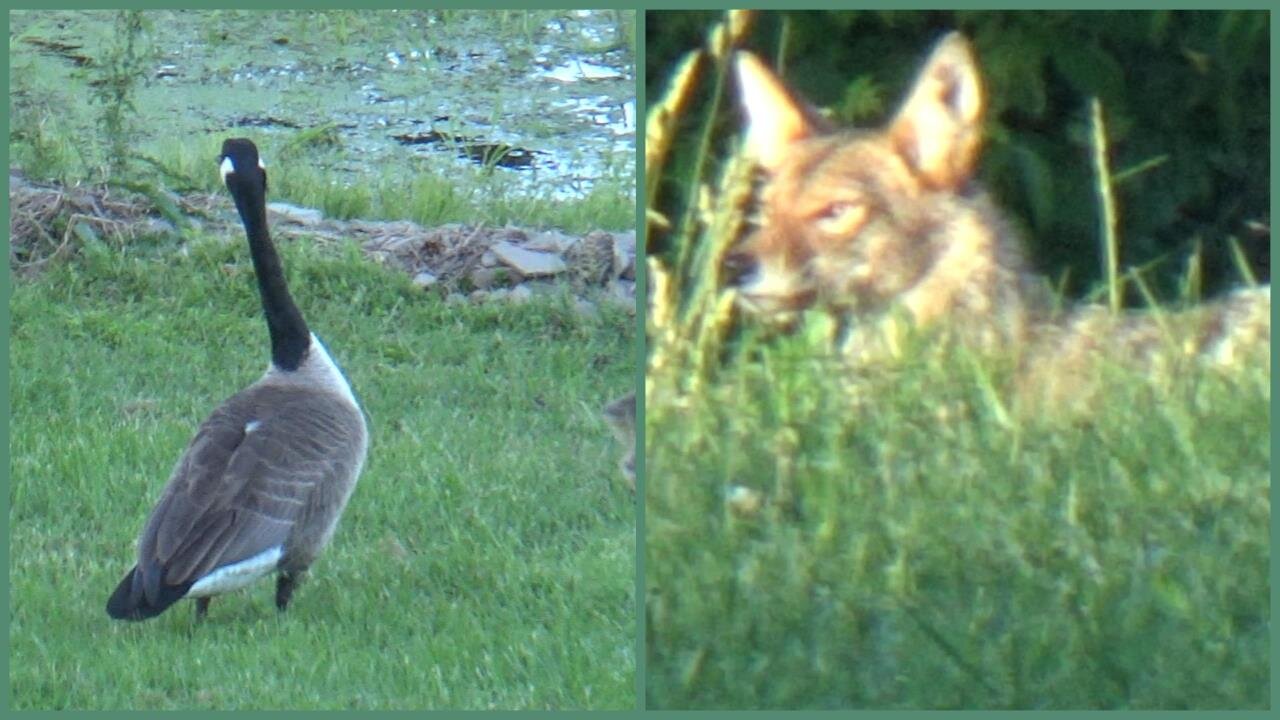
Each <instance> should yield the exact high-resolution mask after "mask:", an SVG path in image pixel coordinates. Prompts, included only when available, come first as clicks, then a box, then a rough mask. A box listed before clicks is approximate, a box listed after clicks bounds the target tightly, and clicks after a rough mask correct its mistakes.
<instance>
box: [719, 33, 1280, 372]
mask: <svg viewBox="0 0 1280 720" xmlns="http://www.w3.org/2000/svg"><path fill="white" fill-rule="evenodd" d="M736 69H737V79H738V84H739V87H740V89H741V97H742V103H743V105H744V106H745V110H746V115H747V130H746V141H745V152H746V154H747V156H748V157H750V158H751V159H753V160H754V161H755V163H756V164H757V165H758V166H759V168H760V169H761V170H762V171H763V174H764V177H765V179H764V182H763V185H762V187H761V190H760V194H759V200H758V204H759V207H758V210H759V212H758V215H757V220H756V223H755V225H756V227H755V228H754V229H753V230H751V231H749V232H748V233H747V234H746V236H745V237H744V238H743V239H742V240H741V241H740V243H739V244H738V245H737V246H736V248H735V249H734V250H733V251H732V253H731V255H730V258H729V261H728V264H729V266H730V268H731V269H734V270H736V271H737V275H738V277H737V279H736V281H735V282H736V284H737V291H738V293H739V295H738V297H739V304H740V305H741V306H742V307H743V308H745V309H746V310H747V311H748V312H750V313H754V314H759V315H765V316H774V317H776V316H778V315H780V314H781V315H789V314H791V313H792V312H793V311H796V310H801V309H804V308H808V307H821V308H826V309H828V310H832V311H834V312H835V314H836V315H837V316H838V317H840V318H842V319H843V320H848V321H849V322H850V323H851V327H850V329H849V330H848V333H847V334H846V339H845V341H844V348H845V349H846V350H847V351H851V352H853V353H855V354H856V355H866V354H871V355H872V356H876V355H877V354H878V353H880V352H882V351H883V349H884V347H885V342H884V336H885V330H886V328H888V327H899V326H900V325H899V324H898V323H895V322H891V321H892V320H895V319H906V320H908V321H909V324H910V325H912V326H915V327H928V326H933V327H941V328H943V329H945V330H946V331H947V332H948V333H950V334H952V335H953V336H959V337H960V338H961V339H962V340H965V341H967V342H969V343H976V344H977V346H978V347H980V348H986V349H990V350H995V349H1003V348H1010V349H1014V350H1016V351H1017V352H1018V356H1017V357H1019V358H1020V360H1019V362H1020V367H1021V368H1022V369H1023V371H1022V372H1021V373H1020V376H1021V377H1022V382H1023V383H1029V384H1031V385H1036V386H1040V385H1041V380H1043V379H1044V378H1046V377H1049V378H1053V379H1054V380H1055V381H1057V380H1061V379H1063V378H1064V377H1068V378H1069V377H1071V376H1073V375H1080V374H1086V375H1087V374H1089V373H1090V372H1091V371H1090V370H1089V369H1088V368H1087V367H1084V366H1083V363H1084V362H1085V360H1086V358H1089V357H1092V356H1096V355H1098V354H1099V353H1100V352H1105V353H1108V354H1112V355H1113V356H1115V357H1117V358H1124V359H1126V360H1128V359H1133V358H1143V359H1150V358H1154V357H1155V356H1156V355H1159V354H1160V353H1159V352H1158V351H1159V350H1160V349H1162V348H1166V349H1167V348H1170V347H1176V348H1177V349H1178V352H1176V353H1173V355H1180V356H1193V357H1199V358H1205V359H1207V360H1209V361H1211V362H1214V363H1223V364H1230V363H1234V362H1236V361H1237V358H1238V356H1239V355H1240V354H1241V352H1243V351H1245V350H1253V349H1257V350H1261V351H1265V352H1268V353H1269V341H1270V314H1271V310H1270V307H1271V293H1270V288H1269V287H1258V288H1251V289H1246V290H1241V291H1237V292H1236V293H1235V294H1234V295H1232V296H1229V297H1228V298H1226V299H1225V300H1223V301H1220V302H1217V303H1213V304H1210V305H1206V306H1203V307H1201V308H1199V309H1198V310H1195V311H1191V312H1187V313H1179V314H1172V315H1171V314H1164V315H1160V314H1159V313H1157V312H1147V313H1129V314H1123V315H1112V314H1111V313H1109V312H1107V311H1106V310H1105V309H1103V308H1101V307H1097V306H1086V307H1084V308H1080V309H1073V310H1069V311H1068V312H1065V313H1061V314H1058V313H1055V312H1053V307H1054V303H1053V297H1052V293H1050V292H1049V290H1048V285H1047V283H1046V282H1045V281H1044V280H1043V279H1042V278H1038V277H1036V276H1035V275H1033V274H1032V273H1031V272H1030V270H1029V265H1028V264H1027V261H1026V259H1025V257H1024V255H1023V251H1022V245H1021V243H1020V241H1019V240H1018V238H1017V237H1016V235H1015V233H1014V231H1013V229H1012V227H1011V225H1010V223H1009V222H1008V221H1007V220H1005V218H1004V216H1003V214H1002V213H1001V211H1000V210H999V209H998V208H997V207H996V205H995V204H994V203H993V202H992V201H991V200H990V198H988V196H987V195H986V194H985V193H984V192H983V191H982V189H981V188H980V187H978V186H977V183H976V182H975V181H974V180H973V178H972V176H973V174H974V167H975V164H976V161H977V158H978V154H979V149H980V146H981V133H982V117H983V111H984V97H983V89H982V84H981V80H980V77H979V74H978V69H977V65H976V62H975V60H974V56H973V52H972V50H971V49H970V46H969V43H968V41H967V40H966V39H965V38H964V37H963V36H962V35H960V34H959V33H951V34H949V35H947V36H946V37H944V38H943V39H942V40H941V41H940V42H939V43H938V45H937V46H936V48H935V49H934V50H933V52H932V54H931V55H930V56H929V58H928V60H927V61H926V62H925V65H924V67H923V69H922V70H921V71H920V74H919V76H918V77H917V79H916V81H915V84H914V86H913V88H912V89H911V90H910V91H909V92H908V94H907V98H906V100H905V102H904V103H903V105H902V106H901V108H900V109H899V110H898V112H897V114H896V115H895V116H894V117H893V118H892V119H891V120H890V121H889V123H888V124H887V125H886V126H884V127H883V128H880V129H878V130H871V131H865V130H837V129H834V128H832V127H830V125H829V123H828V122H827V121H826V120H825V119H824V118H822V117H821V116H820V115H818V114H817V113H816V112H814V111H813V110H811V109H810V108H809V106H808V105H806V104H805V103H804V102H803V101H801V100H799V99H798V98H797V97H796V96H795V95H793V94H792V93H791V91H790V90H788V89H787V87H786V86H785V85H784V84H783V83H782V81H781V80H780V79H779V78H778V77H777V76H776V75H774V73H773V72H772V71H770V70H769V69H768V68H767V67H766V66H765V65H764V64H763V63H762V62H760V61H759V60H758V59H756V58H755V57H754V56H752V55H750V54H747V53H745V52H740V53H738V56H737V58H736ZM1170 341H1172V344H1170ZM890 344H891V343H890ZM1164 354H1165V355H1168V354H1169V353H1167V352H1166V353H1164ZM1267 358H1268V366H1269V355H1267ZM1070 384H1071V383H1067V385H1068V386H1069V385H1070ZM1064 389H1065V388H1064ZM1071 392H1074V390H1071Z"/></svg>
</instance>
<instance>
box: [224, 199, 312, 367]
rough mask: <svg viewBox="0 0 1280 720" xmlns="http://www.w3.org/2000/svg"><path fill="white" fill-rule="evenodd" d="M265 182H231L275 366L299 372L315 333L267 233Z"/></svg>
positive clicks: (272, 361)
mask: <svg viewBox="0 0 1280 720" xmlns="http://www.w3.org/2000/svg"><path fill="white" fill-rule="evenodd" d="M265 184H266V183H265V182H263V183H260V184H259V183H253V182H234V183H228V185H229V187H230V189H231V194H232V197H234V198H235V201H236V210H238V211H239V212H240V220H241V221H242V222H243V223H244V231H245V234H246V235H247V236H248V238H249V254H250V256H251V257H252V258H253V270H254V274H256V275H257V276H258V292H259V293H260V294H261V295H262V310H263V314H264V315H265V316H266V318H267V331H268V332H269V333H270V334H271V363H272V364H273V365H275V366H276V367H277V368H279V369H281V370H286V371H288V370H297V369H298V366H299V365H301V364H302V358H303V356H304V355H306V353H307V348H309V347H310V346H311V331H310V330H309V329H307V321H306V320H304V319H303V318H302V312H301V311H300V310H298V306H297V305H295V304H294V302H293V297H292V296H291V295H289V286H288V284H286V282H285V279H284V268H283V266H281V264H280V255H279V254H278V253H276V247H275V245H274V244H272V242H271V234H270V232H269V231H268V230H267V197H266V188H265Z"/></svg>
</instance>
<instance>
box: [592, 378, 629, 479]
mask: <svg viewBox="0 0 1280 720" xmlns="http://www.w3.org/2000/svg"><path fill="white" fill-rule="evenodd" d="M601 414H602V415H603V417H604V420H605V422H606V423H608V425H609V429H610V430H612V431H613V436H614V437H616V438H617V439H618V442H620V443H622V444H623V446H625V447H626V448H627V451H626V453H625V454H624V455H623V456H622V459H621V460H620V461H619V462H618V469H619V470H621V471H622V478H623V480H625V481H626V483H627V487H629V488H631V490H633V491H634V490H635V489H636V394H635V393H634V392H632V393H627V394H626V395H624V396H622V397H620V398H618V399H617V400H614V401H613V402H611V403H609V404H608V405H605V406H604V410H603V411H602V413H601Z"/></svg>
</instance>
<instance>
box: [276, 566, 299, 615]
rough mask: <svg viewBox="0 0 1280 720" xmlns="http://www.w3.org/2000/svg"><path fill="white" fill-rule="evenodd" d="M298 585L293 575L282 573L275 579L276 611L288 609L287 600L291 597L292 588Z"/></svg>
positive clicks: (296, 578)
mask: <svg viewBox="0 0 1280 720" xmlns="http://www.w3.org/2000/svg"><path fill="white" fill-rule="evenodd" d="M297 583H298V577H297V576H296V575H294V574H293V573H287V572H283V573H280V576H279V577H278V578H276V609H277V610H284V609H285V608H287V607H289V600H290V599H291V598H292V597H293V588H294V587H295V586H296V585H297Z"/></svg>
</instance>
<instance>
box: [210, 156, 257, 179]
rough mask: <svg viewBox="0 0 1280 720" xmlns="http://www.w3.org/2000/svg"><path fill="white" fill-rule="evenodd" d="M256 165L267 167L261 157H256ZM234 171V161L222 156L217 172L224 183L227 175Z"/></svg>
mask: <svg viewBox="0 0 1280 720" xmlns="http://www.w3.org/2000/svg"><path fill="white" fill-rule="evenodd" d="M258 167H260V168H262V169H263V170H266V169H267V166H266V164H265V163H263V162H262V158H258ZM235 171H236V165H235V163H233V162H231V158H229V157H224V158H222V164H220V165H219V166H218V172H219V174H221V175H222V182H224V183H225V182H226V181H227V176H228V175H230V174H231V173H233V172H235Z"/></svg>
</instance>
